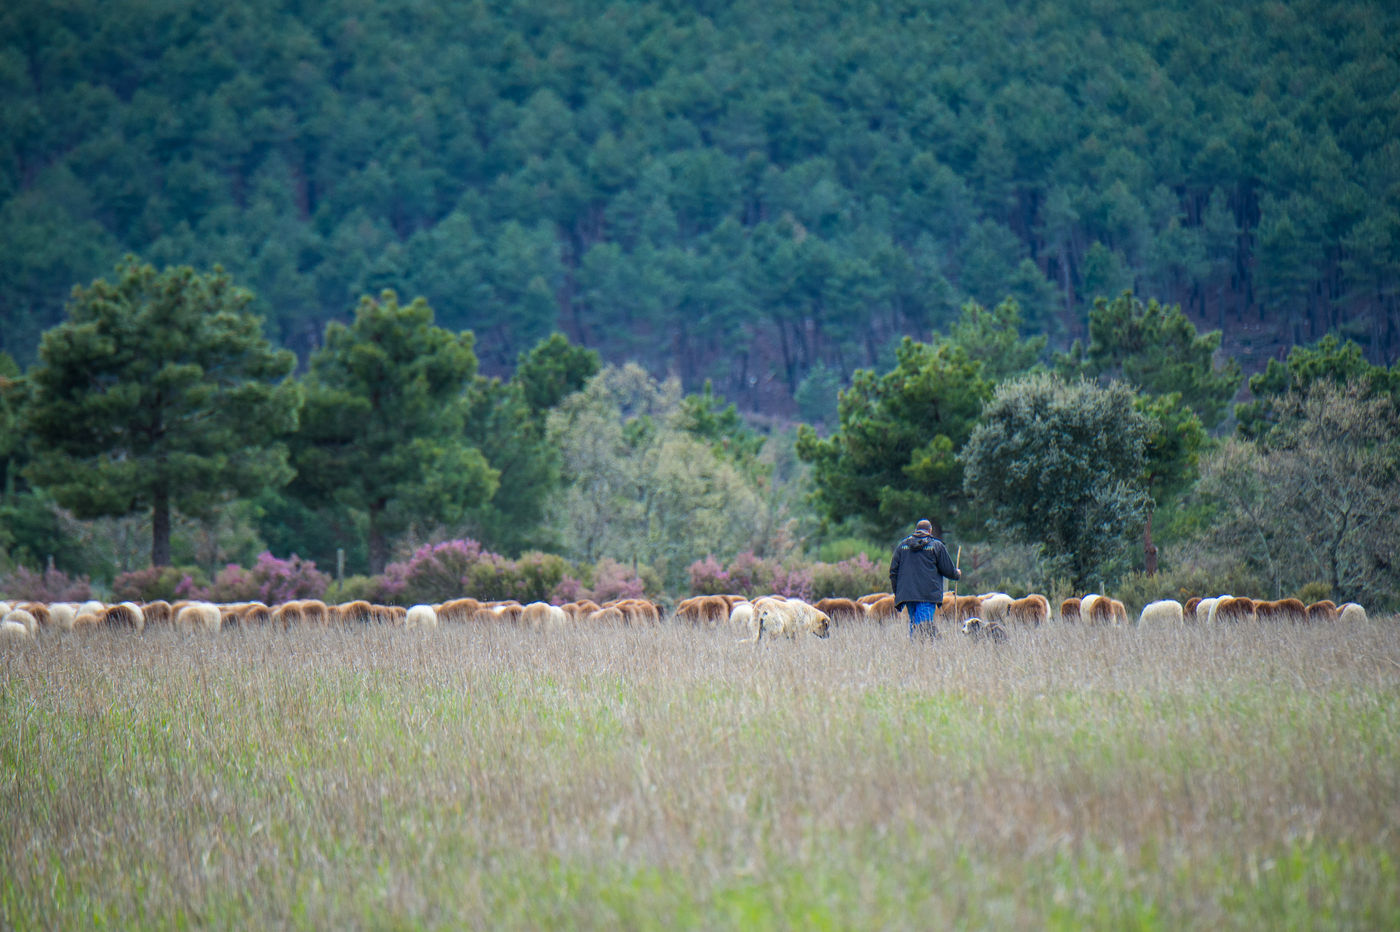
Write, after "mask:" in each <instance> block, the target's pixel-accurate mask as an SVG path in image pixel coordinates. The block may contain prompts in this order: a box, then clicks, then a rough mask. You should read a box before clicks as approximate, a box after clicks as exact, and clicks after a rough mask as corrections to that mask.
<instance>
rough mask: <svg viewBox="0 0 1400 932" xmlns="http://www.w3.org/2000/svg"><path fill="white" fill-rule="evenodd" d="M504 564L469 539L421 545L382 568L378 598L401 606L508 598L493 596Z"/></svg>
mask: <svg viewBox="0 0 1400 932" xmlns="http://www.w3.org/2000/svg"><path fill="white" fill-rule="evenodd" d="M506 562H507V561H505V560H504V559H502V558H501V557H500V556H498V555H496V554H494V553H491V552H490V551H489V550H485V549H483V548H482V546H481V544H479V543H477V542H476V541H474V540H471V539H460V540H445V541H442V542H441V543H437V544H424V545H423V546H422V547H419V548H418V549H417V550H415V551H414V552H413V555H412V556H411V557H409V558H408V559H407V560H405V561H404V562H402V563H390V564H389V565H388V566H387V567H385V568H384V576H383V582H382V585H381V598H382V600H383V601H385V602H398V603H404V604H412V603H416V602H424V603H436V602H446V601H449V600H451V599H456V598H461V597H462V596H468V595H469V596H472V597H474V598H477V599H481V600H483V601H486V600H491V599H499V598H508V596H502V595H498V594H497V593H499V592H500V591H501V589H502V585H501V575H502V573H501V570H502V568H503V566H504V564H505V563H506Z"/></svg>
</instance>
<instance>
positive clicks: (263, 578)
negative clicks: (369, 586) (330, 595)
mask: <svg viewBox="0 0 1400 932" xmlns="http://www.w3.org/2000/svg"><path fill="white" fill-rule="evenodd" d="M248 576H249V577H251V579H252V582H253V583H254V585H255V588H254V589H253V592H252V594H251V595H248V596H244V597H243V598H244V600H251V599H257V600H258V601H260V602H265V603H267V604H268V605H276V604H277V603H279V602H291V601H293V600H295V599H319V598H321V597H322V596H324V595H325V594H326V589H327V587H329V586H330V583H331V578H330V576H329V575H327V574H325V573H322V572H321V571H320V570H318V569H316V563H315V561H314V560H303V559H302V558H301V557H299V556H297V555H296V554H292V555H291V556H290V557H288V558H287V559H285V560H282V559H279V558H277V557H274V556H273V555H272V554H270V553H268V552H267V551H266V550H264V551H263V552H262V553H260V554H258V562H257V563H255V564H253V568H252V569H251V570H249V571H248Z"/></svg>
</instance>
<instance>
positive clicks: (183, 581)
mask: <svg viewBox="0 0 1400 932" xmlns="http://www.w3.org/2000/svg"><path fill="white" fill-rule="evenodd" d="M207 584H208V577H206V576H205V575H204V573H203V571H201V570H200V569H198V568H196V567H189V566H148V567H146V568H145V569H143V570H132V571H131V572H129V573H122V574H121V575H119V576H118V577H117V578H116V579H115V580H113V582H112V598H113V600H115V601H117V602H154V601H156V600H157V599H166V600H168V601H174V600H176V599H183V598H192V597H193V598H203V592H204V588H205V586H206V585H207ZM181 590H184V591H185V592H186V593H187V592H189V591H190V590H194V591H195V592H196V593H197V595H195V596H190V595H188V594H181Z"/></svg>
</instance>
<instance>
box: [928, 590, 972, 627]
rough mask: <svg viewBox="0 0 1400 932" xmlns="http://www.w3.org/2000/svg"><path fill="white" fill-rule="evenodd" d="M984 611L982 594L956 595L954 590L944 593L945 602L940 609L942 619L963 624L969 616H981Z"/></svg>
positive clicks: (939, 613) (939, 614)
mask: <svg viewBox="0 0 1400 932" xmlns="http://www.w3.org/2000/svg"><path fill="white" fill-rule="evenodd" d="M981 612H982V597H981V596H980V595H959V596H954V595H953V593H952V592H945V593H943V604H942V605H941V606H940V607H939V609H938V616H939V620H940V621H946V622H948V623H949V624H954V625H961V624H962V623H963V622H964V621H967V620H968V619H969V618H979V617H981Z"/></svg>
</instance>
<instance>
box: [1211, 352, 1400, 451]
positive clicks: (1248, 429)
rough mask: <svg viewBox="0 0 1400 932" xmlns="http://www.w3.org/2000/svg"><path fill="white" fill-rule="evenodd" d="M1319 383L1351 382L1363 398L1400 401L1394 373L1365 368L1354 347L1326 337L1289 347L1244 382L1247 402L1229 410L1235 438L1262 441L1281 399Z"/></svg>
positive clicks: (1397, 377)
mask: <svg viewBox="0 0 1400 932" xmlns="http://www.w3.org/2000/svg"><path fill="white" fill-rule="evenodd" d="M1320 382H1328V383H1331V384H1333V385H1346V384H1347V383H1349V382H1356V383H1358V384H1359V385H1360V386H1361V387H1362V389H1363V390H1364V391H1366V392H1367V393H1369V394H1374V395H1388V396H1390V397H1391V398H1392V400H1397V399H1400V371H1397V370H1395V369H1386V368H1385V367H1384V366H1374V365H1372V364H1370V363H1368V362H1367V361H1366V358H1365V357H1364V356H1363V355H1362V353H1361V347H1359V346H1357V345H1356V343H1354V342H1352V341H1351V340H1340V339H1338V338H1337V336H1336V335H1335V334H1330V333H1329V334H1327V335H1326V336H1325V337H1323V338H1322V339H1321V340H1318V341H1317V342H1316V343H1313V344H1311V345H1308V346H1295V347H1293V349H1291V350H1289V351H1288V357H1287V358H1286V359H1285V360H1284V361H1283V362H1279V361H1278V360H1277V359H1271V360H1269V364H1268V366H1266V367H1265V368H1264V371H1263V372H1260V373H1257V374H1255V375H1252V376H1250V378H1249V392H1250V394H1251V395H1253V396H1254V397H1253V400H1252V401H1246V402H1242V403H1240V404H1238V405H1236V406H1235V417H1237V418H1238V419H1239V422H1240V423H1239V432H1240V435H1241V436H1244V437H1255V438H1259V437H1263V436H1264V435H1266V434H1267V433H1268V432H1269V431H1270V430H1271V429H1272V428H1273V427H1274V425H1275V424H1277V423H1278V416H1279V411H1280V409H1279V406H1278V402H1279V401H1280V400H1281V399H1283V398H1285V397H1289V396H1290V395H1291V396H1292V397H1294V398H1300V397H1303V396H1305V395H1306V394H1307V392H1308V390H1309V389H1311V388H1312V386H1314V385H1316V384H1318V383H1320Z"/></svg>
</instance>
